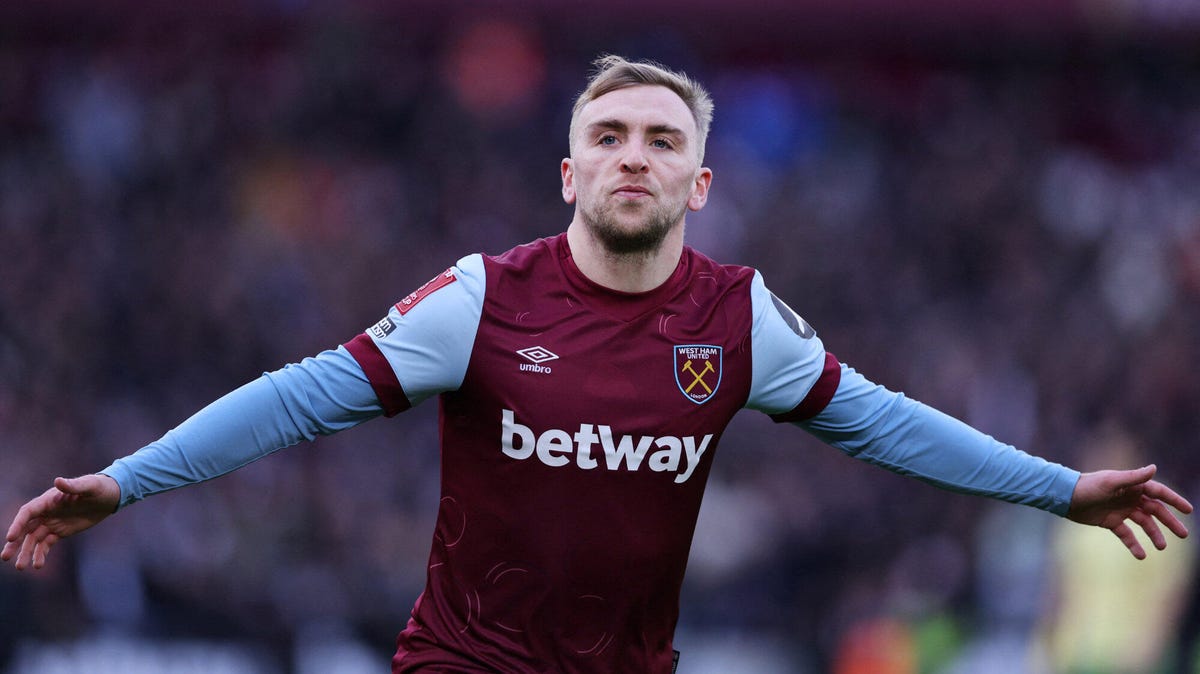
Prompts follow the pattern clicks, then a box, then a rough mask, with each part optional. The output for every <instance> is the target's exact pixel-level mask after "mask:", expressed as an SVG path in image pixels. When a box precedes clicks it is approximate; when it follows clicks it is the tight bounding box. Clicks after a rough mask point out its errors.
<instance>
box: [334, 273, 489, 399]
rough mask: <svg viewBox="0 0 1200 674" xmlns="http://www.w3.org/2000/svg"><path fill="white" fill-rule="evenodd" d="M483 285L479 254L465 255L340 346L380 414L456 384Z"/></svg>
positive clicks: (461, 374) (464, 369)
mask: <svg viewBox="0 0 1200 674" xmlns="http://www.w3.org/2000/svg"><path fill="white" fill-rule="evenodd" d="M485 287H486V283H485V272H484V265H483V258H482V256H480V255H468V256H467V257H464V258H462V259H461V260H459V261H458V263H457V264H455V265H454V266H452V267H450V268H449V269H447V270H446V271H445V272H443V273H442V274H439V275H438V276H437V277H435V278H434V279H433V280H431V281H430V282H429V283H427V284H425V285H424V286H422V287H421V288H419V289H417V290H416V291H415V292H413V293H412V294H410V295H408V296H407V297H405V298H404V299H402V300H400V301H399V302H397V303H396V304H395V305H394V306H392V308H391V309H390V310H389V311H388V313H387V315H386V316H385V317H384V318H383V319H381V320H380V321H379V322H378V323H376V324H375V325H374V326H372V327H371V328H369V329H368V330H366V331H365V332H363V333H361V334H360V335H358V336H357V337H355V338H354V339H352V340H351V341H349V342H347V343H346V344H345V347H346V349H347V350H348V352H349V353H350V354H351V355H352V356H353V357H354V359H355V360H356V361H357V362H358V364H359V365H360V366H361V368H362V370H363V372H364V373H365V375H366V378H367V381H368V382H369V383H370V385H371V387H372V389H373V390H374V391H375V393H376V396H377V397H378V399H379V401H380V404H381V406H382V407H383V411H384V413H385V414H387V415H389V416H390V415H393V414H396V413H398V412H401V411H403V410H405V409H408V407H410V406H412V405H416V404H418V403H420V402H421V401H423V400H425V399H426V398H428V397H430V396H432V395H436V394H438V393H441V392H443V391H452V390H454V389H457V388H458V387H459V386H461V385H462V382H463V378H464V377H465V376H466V372H467V365H468V364H469V362H470V358H471V349H472V348H473V347H474V344H475V334H476V332H477V331H478V329H479V319H480V316H482V314H483V295H484V289H485Z"/></svg>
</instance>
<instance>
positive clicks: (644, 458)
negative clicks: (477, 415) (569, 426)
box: [500, 409, 713, 484]
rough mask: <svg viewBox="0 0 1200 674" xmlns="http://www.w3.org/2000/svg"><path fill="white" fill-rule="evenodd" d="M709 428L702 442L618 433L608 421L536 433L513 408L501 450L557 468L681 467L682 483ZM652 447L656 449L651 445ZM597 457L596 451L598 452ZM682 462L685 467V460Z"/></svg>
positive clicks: (505, 420) (505, 419) (506, 414)
mask: <svg viewBox="0 0 1200 674" xmlns="http://www.w3.org/2000/svg"><path fill="white" fill-rule="evenodd" d="M712 437H713V436H712V434H711V433H709V434H708V435H705V436H704V437H703V438H700V441H699V443H697V441H696V438H695V436H691V435H689V436H685V437H682V438H677V437H675V436H671V435H665V436H662V437H654V436H650V435H641V436H633V435H619V436H618V435H617V434H615V433H613V430H612V427H611V426H608V425H606V424H579V430H577V431H575V432H574V433H571V432H569V431H565V430H562V429H558V428H551V429H547V430H546V431H544V432H543V433H541V434H537V433H535V432H534V431H533V429H531V428H530V427H528V426H526V425H524V424H520V423H517V420H516V415H515V414H514V413H513V411H512V410H507V409H506V410H504V411H503V412H502V413H501V425H500V451H502V452H504V454H505V455H506V456H509V457H511V458H514V459H518V460H521V461H523V460H525V459H528V458H531V457H535V456H536V457H537V459H538V460H539V461H541V462H542V463H544V464H546V465H547V466H552V467H556V468H557V467H562V466H566V465H569V464H571V463H572V458H573V459H574V463H575V465H576V466H578V467H580V468H582V469H584V470H593V469H595V468H600V467H603V468H606V469H608V470H640V469H641V468H642V467H643V466H645V467H647V468H648V469H649V470H652V471H655V472H660V473H661V472H676V473H678V475H676V476H675V482H676V483H678V484H682V483H684V482H687V480H688V478H690V477H691V476H692V473H693V472H694V471H695V470H696V466H698V465H700V457H701V456H703V455H704V452H705V450H707V449H708V444H709V442H711V441H712ZM651 448H653V450H652V449H651ZM594 452H595V453H596V454H597V455H596V456H593V453H594ZM681 463H682V464H683V467H682V471H681V468H680V464H681Z"/></svg>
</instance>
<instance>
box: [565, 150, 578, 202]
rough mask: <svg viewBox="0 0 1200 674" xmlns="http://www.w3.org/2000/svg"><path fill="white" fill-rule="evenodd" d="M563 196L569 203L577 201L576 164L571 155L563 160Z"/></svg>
mask: <svg viewBox="0 0 1200 674" xmlns="http://www.w3.org/2000/svg"><path fill="white" fill-rule="evenodd" d="M562 197H563V201H565V202H567V203H568V204H573V203H575V164H574V162H572V161H571V158H570V157H567V158H566V159H563V160H562Z"/></svg>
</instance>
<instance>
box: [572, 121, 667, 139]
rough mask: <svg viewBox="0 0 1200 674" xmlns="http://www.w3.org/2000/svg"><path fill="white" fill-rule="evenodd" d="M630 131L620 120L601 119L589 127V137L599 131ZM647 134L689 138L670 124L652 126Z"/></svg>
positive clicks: (647, 130)
mask: <svg viewBox="0 0 1200 674" xmlns="http://www.w3.org/2000/svg"><path fill="white" fill-rule="evenodd" d="M628 130H629V125H628V124H626V123H625V122H622V121H621V120H619V119H600V120H597V121H595V122H592V123H591V124H588V125H587V131H588V135H593V134H595V133H597V132H599V131H619V132H621V133H624V132H626V131H628ZM646 132H647V133H648V134H650V135H651V136H659V135H663V136H676V137H678V138H680V139H685V138H687V134H685V133H684V132H683V129H680V128H677V127H674V126H671V125H670V124H651V125H650V126H649V127H647V128H646Z"/></svg>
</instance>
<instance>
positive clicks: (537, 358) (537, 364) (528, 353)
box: [517, 346, 558, 374]
mask: <svg viewBox="0 0 1200 674" xmlns="http://www.w3.org/2000/svg"><path fill="white" fill-rule="evenodd" d="M517 355H519V356H521V357H522V358H524V359H525V360H527V361H529V362H528V363H521V371H522V372H538V373H540V374H550V372H551V370H550V368H549V367H547V366H545V365H542V363H545V362H547V361H551V360H557V359H558V354H557V353H554V352H553V351H551V350H550V349H547V348H546V347H544V346H531V347H529V348H527V349H521V350H519V351H517Z"/></svg>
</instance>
